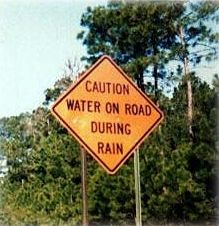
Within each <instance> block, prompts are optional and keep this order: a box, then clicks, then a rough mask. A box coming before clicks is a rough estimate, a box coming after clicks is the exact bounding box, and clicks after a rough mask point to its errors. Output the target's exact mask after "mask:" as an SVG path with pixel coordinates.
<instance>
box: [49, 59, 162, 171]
mask: <svg viewBox="0 0 219 226" xmlns="http://www.w3.org/2000/svg"><path fill="white" fill-rule="evenodd" d="M52 113H53V115H54V116H55V117H56V118H57V119H58V121H59V122H60V123H61V124H62V125H63V126H64V127H65V128H66V129H67V130H68V131H69V132H70V133H71V134H72V135H73V136H74V137H75V139H76V140H77V141H78V142H79V143H80V144H81V145H82V146H83V147H84V148H85V149H86V150H87V151H88V153H89V154H91V155H92V156H93V158H94V159H96V161H97V162H98V163H99V164H100V165H101V166H102V167H103V168H104V169H105V170H106V171H107V172H108V173H109V174H115V173H116V171H117V170H118V169H119V168H120V167H121V166H122V165H123V163H124V162H125V161H126V160H127V159H128V158H129V157H130V156H131V155H132V153H133V152H134V151H135V150H136V148H137V147H138V146H139V145H140V144H141V143H142V142H143V141H144V139H145V138H146V137H147V136H148V135H149V134H150V133H151V132H152V131H153V130H154V129H155V128H156V127H157V125H158V124H159V123H160V122H161V120H162V119H163V113H162V112H161V110H160V109H159V108H158V107H157V106H156V105H155V104H154V103H153V102H152V101H151V100H150V99H149V98H148V97H147V96H146V95H145V94H144V93H143V92H142V91H141V90H140V89H139V88H138V87H137V86H136V85H135V83H134V82H133V81H132V80H131V79H130V78H129V77H128V76H127V75H126V74H125V73H124V72H123V71H122V69H121V68H120V67H119V66H118V65H116V63H115V62H114V61H113V60H112V59H111V58H110V57H109V56H103V57H101V58H100V59H99V60H98V61H97V62H96V63H95V64H94V65H93V66H92V67H91V68H90V69H89V70H87V71H86V72H85V73H84V74H83V76H82V77H81V78H80V79H79V80H78V81H77V83H75V84H73V85H72V86H71V87H69V89H68V90H67V91H66V92H65V93H64V94H63V95H61V96H60V97H59V98H58V100H57V101H56V102H55V104H54V105H53V107H52Z"/></svg>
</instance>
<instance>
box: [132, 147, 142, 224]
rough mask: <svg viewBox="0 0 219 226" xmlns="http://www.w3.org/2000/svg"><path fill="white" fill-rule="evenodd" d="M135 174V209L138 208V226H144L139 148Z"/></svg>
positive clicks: (136, 155)
mask: <svg viewBox="0 0 219 226" xmlns="http://www.w3.org/2000/svg"><path fill="white" fill-rule="evenodd" d="M134 173H135V207H136V219H135V221H136V226H142V222H141V183H140V162H139V148H138V149H136V151H135V152H134Z"/></svg>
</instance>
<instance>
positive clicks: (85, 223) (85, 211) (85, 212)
mask: <svg viewBox="0 0 219 226" xmlns="http://www.w3.org/2000/svg"><path fill="white" fill-rule="evenodd" d="M81 183H82V225H83V226H88V205H87V156H86V152H85V150H84V149H83V147H81Z"/></svg>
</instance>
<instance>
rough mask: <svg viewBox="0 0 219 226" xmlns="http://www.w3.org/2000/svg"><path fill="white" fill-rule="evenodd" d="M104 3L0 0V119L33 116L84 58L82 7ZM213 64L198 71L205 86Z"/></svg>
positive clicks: (217, 68) (215, 66)
mask: <svg viewBox="0 0 219 226" xmlns="http://www.w3.org/2000/svg"><path fill="white" fill-rule="evenodd" d="M106 3H107V1H106V0H81V1H80V0H46V1H44V0H0V91H1V94H0V118H1V117H4V116H12V115H19V114H20V113H23V112H27V111H28V112H32V110H34V109H36V108H37V107H38V106H40V105H41V104H42V102H43V101H44V96H45V95H44V91H45V90H46V89H47V88H50V87H52V86H53V84H54V83H55V81H56V80H57V79H58V78H61V76H62V75H63V73H64V70H65V64H66V62H67V60H68V59H70V60H72V61H73V60H74V59H75V58H76V59H77V60H78V61H80V58H81V57H82V56H84V55H86V48H85V47H84V46H83V45H82V43H81V41H80V40H77V39H76V36H77V34H78V33H79V32H80V31H81V30H82V27H80V18H81V15H82V13H83V12H85V10H86V8H87V6H92V7H93V6H97V5H104V4H105V5H106ZM209 71H210V72H211V73H210V74H211V75H213V74H214V73H217V72H218V71H219V63H218V61H217V62H215V63H211V64H210V65H206V64H205V65H202V67H201V68H200V69H199V70H197V72H198V73H199V74H200V77H202V78H204V79H207V80H208V81H209V82H210V81H211V78H212V77H209Z"/></svg>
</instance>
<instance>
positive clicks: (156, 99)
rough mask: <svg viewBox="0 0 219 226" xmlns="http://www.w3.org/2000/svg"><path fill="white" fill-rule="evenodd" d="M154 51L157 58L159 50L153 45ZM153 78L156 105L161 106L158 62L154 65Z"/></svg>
mask: <svg viewBox="0 0 219 226" xmlns="http://www.w3.org/2000/svg"><path fill="white" fill-rule="evenodd" d="M155 43H156V42H155ZM153 51H154V56H156V55H157V54H158V50H157V46H156V44H154V45H153ZM152 76H153V77H154V96H155V103H156V105H157V106H158V105H159V97H158V64H157V62H155V64H154V68H153V75H152Z"/></svg>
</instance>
